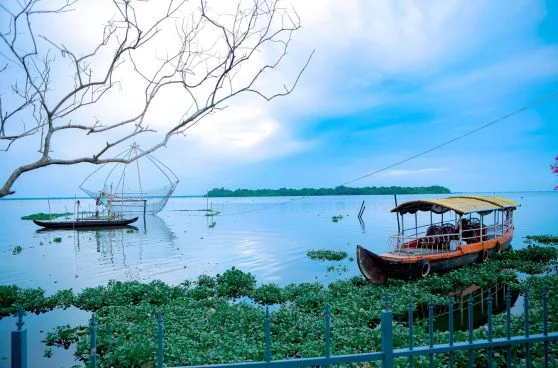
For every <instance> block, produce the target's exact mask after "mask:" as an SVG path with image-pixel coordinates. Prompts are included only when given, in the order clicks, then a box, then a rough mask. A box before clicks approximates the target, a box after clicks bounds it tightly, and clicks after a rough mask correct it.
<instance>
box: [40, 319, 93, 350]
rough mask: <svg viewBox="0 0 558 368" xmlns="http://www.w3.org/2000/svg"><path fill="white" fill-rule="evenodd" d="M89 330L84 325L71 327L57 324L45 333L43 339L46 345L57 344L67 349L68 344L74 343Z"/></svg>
mask: <svg viewBox="0 0 558 368" xmlns="http://www.w3.org/2000/svg"><path fill="white" fill-rule="evenodd" d="M88 333H89V330H88V329H87V328H86V327H83V326H78V327H71V326H70V325H63V326H57V327H55V328H54V329H53V330H52V331H49V332H48V333H47V336H46V337H45V339H44V340H43V342H44V343H45V345H46V346H57V347H63V348H65V349H68V348H69V347H70V345H72V344H73V343H76V342H77V341H78V340H79V337H80V336H83V335H87V334H88Z"/></svg>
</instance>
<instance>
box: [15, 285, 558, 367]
mask: <svg viewBox="0 0 558 368" xmlns="http://www.w3.org/2000/svg"><path fill="white" fill-rule="evenodd" d="M388 298H389V297H388V295H387V294H386V295H385V296H384V308H383V310H382V311H381V312H380V317H381V319H380V321H381V322H380V328H381V331H380V332H381V349H380V351H375V352H369V353H360V354H351V355H331V316H330V312H329V307H328V306H326V307H325V310H324V319H325V321H324V322H325V331H324V332H325V338H324V356H321V357H313V358H302V357H301V358H299V359H283V360H272V359H271V332H270V331H271V328H270V326H271V316H270V313H269V308H266V313H265V322H264V324H265V326H264V327H265V358H264V359H265V360H264V361H259V362H242V363H228V364H212V365H203V366H189V367H204V368H249V367H282V368H293V367H303V366H320V367H328V366H330V365H336V364H347V363H362V362H371V361H378V362H380V361H381V365H382V367H386V368H391V367H393V366H394V360H395V359H398V358H408V360H409V367H411V368H413V367H414V359H415V357H417V356H423V355H427V356H428V358H429V366H430V367H432V366H434V355H435V354H449V363H448V366H449V367H453V366H454V364H455V352H460V351H467V352H468V366H469V367H473V366H474V352H475V351H476V350H479V349H487V350H488V354H487V360H488V367H492V366H493V349H494V348H507V350H506V358H505V359H506V366H507V367H511V366H513V356H512V350H511V349H512V347H513V346H518V345H519V346H524V347H525V354H524V359H525V360H524V362H525V366H526V367H530V366H531V349H530V345H531V344H534V343H542V344H544V353H543V359H544V360H543V362H544V367H548V364H549V362H551V361H550V358H551V357H550V356H549V344H550V342H553V341H558V332H549V331H548V322H549V321H548V292H547V291H544V292H543V296H542V319H543V322H542V326H543V332H542V333H537V334H531V333H530V323H529V294H528V293H527V292H525V294H524V305H523V314H524V321H525V322H524V331H523V335H516V336H512V331H511V299H512V297H511V292H510V289H509V288H507V289H506V296H505V299H506V311H505V313H506V328H505V330H506V336H505V337H498V338H493V326H492V293H491V290H490V289H489V291H488V297H487V316H488V322H487V324H486V326H485V328H486V335H487V338H486V339H481V340H474V339H473V331H474V327H473V298H472V295H471V294H469V296H468V301H467V305H468V340H467V341H457V342H456V341H454V317H453V314H454V313H453V311H454V300H453V296H450V297H448V307H449V310H450V313H449V321H448V332H449V339H448V342H447V343H443V344H434V304H433V303H432V300H430V301H429V303H428V340H429V343H428V345H424V346H414V334H413V329H414V321H413V315H414V307H413V302H412V301H411V300H410V301H409V306H408V327H409V336H408V346H407V347H405V348H398V349H393V347H394V345H393V313H392V311H390V309H389V306H388ZM23 316H24V312H23V311H22V310H21V309H20V311H19V312H18V321H17V323H16V325H17V331H13V332H12V339H11V343H12V347H11V353H12V356H11V367H12V368H26V367H27V358H26V354H27V349H26V346H27V341H26V339H27V337H26V336H27V335H26V330H25V329H22V326H23V324H24V323H23V320H22V319H23ZM96 331H97V322H96V317H95V313H93V314H92V317H91V320H90V337H91V338H90V342H91V350H90V360H89V366H90V367H92V368H96V367H97V335H96ZM157 338H158V344H157V367H159V368H162V367H164V361H163V358H164V344H163V342H164V320H163V315H162V314H161V313H160V312H159V313H158V314H157ZM552 359H555V357H553V358H552ZM552 362H554V360H552ZM185 367H186V366H180V367H174V368H185Z"/></svg>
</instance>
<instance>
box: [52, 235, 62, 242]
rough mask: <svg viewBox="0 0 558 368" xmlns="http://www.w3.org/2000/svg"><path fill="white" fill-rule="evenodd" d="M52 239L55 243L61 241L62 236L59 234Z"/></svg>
mask: <svg viewBox="0 0 558 368" xmlns="http://www.w3.org/2000/svg"><path fill="white" fill-rule="evenodd" d="M52 241H53V242H55V243H62V238H61V237H60V236H57V237H55V238H54V239H52Z"/></svg>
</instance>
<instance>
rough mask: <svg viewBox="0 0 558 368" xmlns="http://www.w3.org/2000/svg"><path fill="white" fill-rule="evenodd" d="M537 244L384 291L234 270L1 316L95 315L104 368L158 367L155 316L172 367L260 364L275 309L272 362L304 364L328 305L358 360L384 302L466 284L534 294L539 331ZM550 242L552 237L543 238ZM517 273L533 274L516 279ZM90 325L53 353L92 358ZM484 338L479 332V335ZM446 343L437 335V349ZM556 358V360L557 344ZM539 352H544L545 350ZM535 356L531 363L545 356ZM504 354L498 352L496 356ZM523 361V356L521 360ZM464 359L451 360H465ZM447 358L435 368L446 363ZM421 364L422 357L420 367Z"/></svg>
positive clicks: (340, 339)
mask: <svg viewBox="0 0 558 368" xmlns="http://www.w3.org/2000/svg"><path fill="white" fill-rule="evenodd" d="M537 239H538V238H536V237H531V238H530V239H529V241H531V242H532V244H531V245H529V246H528V247H527V248H525V249H520V250H517V251H512V252H504V253H502V254H500V255H495V256H494V257H492V258H491V260H490V262H487V263H484V264H477V265H473V266H471V267H464V268H461V269H457V270H454V271H452V272H449V273H447V274H444V275H437V274H435V275H431V276H429V277H426V278H423V279H420V280H413V281H402V280H390V282H389V284H387V285H385V286H377V285H372V284H370V283H368V282H367V281H366V280H365V279H364V278H363V277H360V276H359V277H353V278H349V279H346V280H337V281H334V282H331V283H330V284H328V285H322V284H320V283H300V284H290V285H287V286H284V287H281V286H279V285H277V284H273V283H271V284H260V285H257V281H256V279H255V277H254V276H253V275H251V274H250V273H247V272H244V271H241V270H239V269H237V268H232V269H230V270H227V271H226V272H224V273H223V274H222V275H217V276H215V277H212V276H207V275H202V276H200V277H198V279H197V280H193V281H189V280H186V281H185V282H183V283H181V284H179V285H175V286H172V285H167V284H165V283H163V282H161V281H152V282H150V283H141V282H137V281H130V282H121V281H111V282H109V283H108V284H107V285H105V286H98V287H94V288H86V289H84V290H83V291H81V292H79V293H74V292H73V291H72V290H70V289H69V290H63V291H60V292H58V293H56V294H54V295H52V296H46V295H45V293H44V291H43V290H42V289H22V288H19V287H17V286H0V314H1V315H3V316H6V315H11V314H14V313H15V312H16V311H17V306H19V305H22V306H23V307H24V308H25V309H26V310H28V311H32V312H35V313H41V312H45V311H47V310H51V309H53V308H67V307H68V306H76V307H78V308H81V309H84V310H89V311H95V312H96V314H97V317H98V321H97V322H98V326H97V341H98V347H97V353H98V362H99V363H100V366H114V367H125V366H153V365H154V364H155V359H156V350H157V313H158V312H162V314H163V317H164V324H165V325H164V331H165V342H164V346H165V350H164V362H165V364H167V365H169V366H173V365H192V364H196V365H197V364H209V363H227V362H242V361H261V360H263V359H264V356H265V328H264V326H265V325H264V321H265V308H264V307H265V306H272V308H271V326H270V327H271V353H272V359H283V358H284V357H285V356H296V354H297V353H298V354H300V355H302V356H303V357H312V356H319V355H322V354H323V341H324V315H323V310H324V307H325V306H326V305H328V306H329V308H330V312H331V341H332V346H331V353H332V354H334V355H339V354H351V353H359V352H365V351H371V350H378V349H380V343H381V341H380V331H379V329H378V326H379V316H380V310H381V309H382V308H383V305H382V303H383V302H382V298H383V296H384V294H385V293H386V292H387V293H389V295H390V301H389V303H390V307H391V309H392V310H393V313H394V314H395V315H403V316H405V315H406V313H407V308H408V305H409V299H410V298H411V299H412V300H413V303H414V305H421V304H425V303H427V302H428V301H429V300H431V301H432V302H433V303H434V306H435V309H440V308H443V307H444V306H446V305H447V296H448V295H449V294H450V293H452V292H453V291H454V290H460V289H464V288H467V287H469V286H470V285H471V284H475V285H478V286H479V287H491V286H492V285H494V284H500V285H506V286H508V287H511V288H513V289H515V290H529V293H530V296H531V298H530V299H531V302H530V303H531V304H530V315H529V318H530V321H531V323H532V326H533V331H532V332H531V333H537V331H538V330H540V328H542V327H541V325H542V324H541V313H540V311H541V310H542V309H541V308H542V306H541V303H540V296H542V293H543V290H544V289H547V290H548V292H549V295H554V296H555V295H558V276H557V272H556V264H557V263H556V262H557V259H558V249H556V247H554V246H540V245H537V244H536V243H537ZM541 239H546V238H541ZM515 271H519V272H522V273H524V274H527V275H542V276H528V277H526V278H525V279H524V280H523V281H520V280H518V278H517V274H516V272H515ZM548 308H549V316H551V317H550V326H549V329H550V330H551V331H556V330H558V313H557V312H558V298H555V297H554V298H550V302H549V306H548ZM404 321H405V320H403V321H402V322H396V323H395V324H394V330H393V333H394V343H395V348H397V347H404V346H406V345H405V344H406V343H407V341H408V333H409V330H408V327H407V325H406V323H405V322H404ZM504 323H505V318H504V317H503V316H494V317H493V324H494V337H498V336H501V335H502V334H503V333H504V331H505V329H504V328H503V327H502V326H504ZM512 326H513V329H514V331H515V333H521V329H522V328H523V327H522V326H523V318H522V316H513V318H512ZM88 329H89V326H68V325H65V326H59V327H58V328H55V329H54V330H52V331H50V332H49V333H48V334H47V339H46V343H47V345H52V346H75V347H76V353H75V354H76V356H77V357H78V359H80V360H82V361H84V362H85V361H87V359H88V356H89V351H90V346H89V335H88V333H87V332H88ZM413 331H414V335H413V336H414V343H415V345H416V346H419V345H421V344H427V343H428V329H427V327H426V325H425V323H424V321H422V320H420V319H417V320H416V323H415V325H414V329H413ZM485 333H486V332H485V331H484V330H483V329H482V327H479V328H477V329H475V331H474V334H475V338H484V337H483V336H484V335H483V334H485ZM454 337H455V340H456V341H465V340H466V338H467V336H466V333H465V332H462V331H455V336H454ZM447 339H448V334H447V332H444V331H438V332H437V333H436V334H435V343H443V342H446V341H447ZM552 349H553V350H552V351H553V353H558V351H555V350H556V346H552ZM539 350H540V349H539ZM539 350H537V349H534V351H533V356H537V354H539V353H540V351H539ZM498 353H500V352H498ZM486 356H487V355H486V354H485V353H482V352H480V353H479V354H478V356H477V357H476V358H475V359H476V360H475V364H479V365H484V366H486ZM516 356H517V357H519V356H521V355H520V354H518V355H516ZM460 357H461V356H460V354H458V353H456V355H455V359H456V361H459V359H461V358H460ZM446 359H447V357H445V356H444V355H443V354H440V355H439V356H438V355H437V356H436V357H435V362H436V364H445V363H447V362H446V361H445V360H446ZM419 360H420V359H419V358H417V361H416V363H418V361H419Z"/></svg>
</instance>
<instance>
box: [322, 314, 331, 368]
mask: <svg viewBox="0 0 558 368" xmlns="http://www.w3.org/2000/svg"><path fill="white" fill-rule="evenodd" d="M324 322H325V331H324V332H325V357H326V358H327V359H329V358H330V356H331V336H330V331H331V328H330V322H331V320H330V314H329V305H326V306H325V310H324ZM325 368H329V364H326V365H325Z"/></svg>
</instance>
